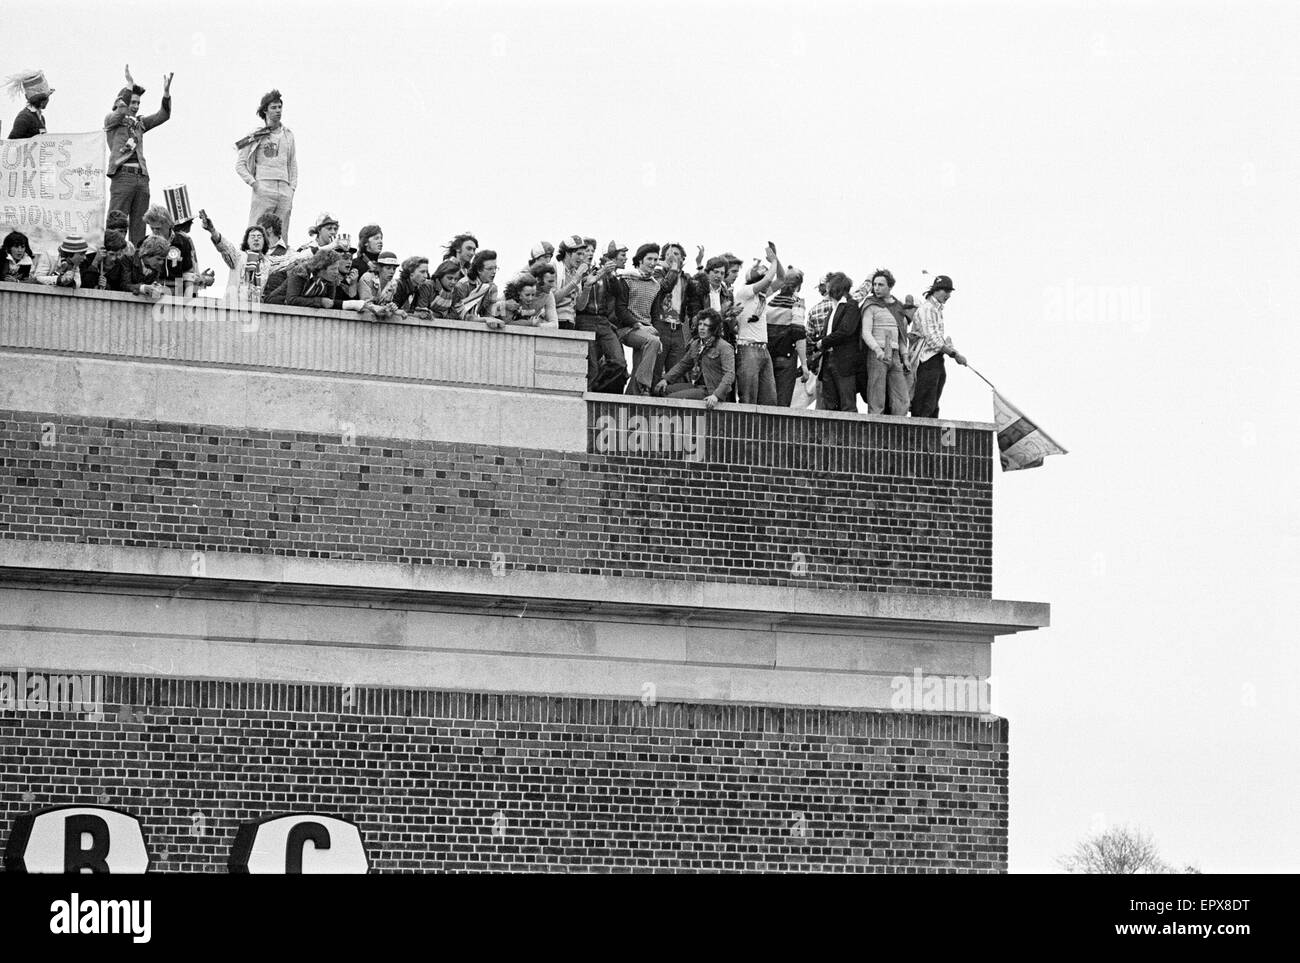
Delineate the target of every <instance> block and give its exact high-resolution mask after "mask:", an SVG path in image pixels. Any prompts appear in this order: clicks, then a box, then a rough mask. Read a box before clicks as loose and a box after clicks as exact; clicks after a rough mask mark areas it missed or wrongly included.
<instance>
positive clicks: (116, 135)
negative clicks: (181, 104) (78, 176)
mask: <svg viewBox="0 0 1300 963" xmlns="http://www.w3.org/2000/svg"><path fill="white" fill-rule="evenodd" d="M171 116H172V99H171V97H170V95H169V96H167V97H164V98H163V99H162V108H161V109H160V110H159V111H158V112H157V113H156V114H150V115H149V116H148V117H131V115H130V114H126V113H119V112H118V111H116V110H115V111H113V112H112V113H110V114H109V115H108V116H107V117H105V118H104V137H105V139H107V141H108V176H109V177H113V176H114V175H115V174H117V171H118V168H120V167H121V166H122V164H123V163H125V162H126V161H127V159H128V158H129V157H130V156H131V154H133V153H134V154H135V163H137V164H139V165H140V173H141V174H143V175H144V176H145V177H148V176H149V165H148V164H146V163H145V159H144V132H145V131H147V130H153V129H154V128H155V127H158V126H159V125H161V124H165V123H167V121H169V120H171ZM133 137H134V139H135V146H134V147H132V146H131V145H130V144H129V143H128V142H129V141H130V140H131V138H133Z"/></svg>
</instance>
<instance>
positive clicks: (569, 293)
mask: <svg viewBox="0 0 1300 963" xmlns="http://www.w3.org/2000/svg"><path fill="white" fill-rule="evenodd" d="M555 257H556V260H557V261H558V262H559V265H560V268H559V270H558V271H557V272H556V282H555V283H556V287H555V315H556V317H558V318H559V319H560V327H561V328H565V329H567V330H570V331H571V330H573V319H574V318H575V317H577V314H578V309H577V306H576V305H577V299H578V291H579V289H580V288H582V287H583V285H584V284H589V283H590V281H589V280H588V275H589V274H590V271H591V262H590V261H588V260H587V242H586V241H584V240H583V239H582V238H581V237H580V236H579V235H577V234H572V235H570V236H569V237H566V238H565V239H564V240H562V241H561V242H560V249H559V250H558V251H556V253H555Z"/></svg>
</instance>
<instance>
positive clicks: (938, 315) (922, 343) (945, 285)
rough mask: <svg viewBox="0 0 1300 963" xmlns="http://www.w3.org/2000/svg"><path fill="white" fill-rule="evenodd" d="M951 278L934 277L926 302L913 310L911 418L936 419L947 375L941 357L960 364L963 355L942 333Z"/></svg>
mask: <svg viewBox="0 0 1300 963" xmlns="http://www.w3.org/2000/svg"><path fill="white" fill-rule="evenodd" d="M952 291H953V287H952V278H950V277H948V276H947V275H946V274H939V275H936V277H935V279H934V281H933V282H932V283H931V284H930V290H928V291H926V292H925V300H924V301H923V302H922V303H921V306H920V307H919V308H918V309H917V311H916V320H915V321H914V322H913V326H912V351H911V359H910V364H909V367H911V368H912V369H913V370H914V371H915V372H916V385H915V387H914V388H913V389H912V417H913V418H938V417H939V397H940V396H941V395H942V394H943V386H944V382H946V381H947V380H948V374H947V372H946V371H944V367H943V359H944V355H951V356H952V358H953V360H954V361H956V362H957V363H958V364H960V365H964V364H965V363H966V356H965V355H963V354H962V353H961V352H960V351H958V350H957V349H956V348H954V347H953V346H952V338H950V337H948V336H947V334H945V333H944V330H943V308H944V305H945V304H947V303H948V299H949V298H951V297H952Z"/></svg>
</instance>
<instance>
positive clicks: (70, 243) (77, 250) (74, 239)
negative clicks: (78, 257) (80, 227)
mask: <svg viewBox="0 0 1300 963" xmlns="http://www.w3.org/2000/svg"><path fill="white" fill-rule="evenodd" d="M89 251H90V245H89V244H87V243H86V238H85V237H84V236H83V235H81V234H69V235H68V236H67V237H65V238H64V239H63V243H62V244H60V245H59V253H60V254H86V253H87V252H89Z"/></svg>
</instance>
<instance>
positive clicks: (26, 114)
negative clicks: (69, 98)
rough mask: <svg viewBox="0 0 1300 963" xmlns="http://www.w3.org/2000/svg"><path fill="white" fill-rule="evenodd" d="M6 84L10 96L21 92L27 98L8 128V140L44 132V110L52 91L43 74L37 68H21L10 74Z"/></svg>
mask: <svg viewBox="0 0 1300 963" xmlns="http://www.w3.org/2000/svg"><path fill="white" fill-rule="evenodd" d="M6 86H7V87H8V88H9V91H10V96H15V97H16V96H17V95H18V94H19V93H20V92H21V93H22V95H23V96H24V98H25V99H26V100H27V104H26V106H24V107H23V109H22V110H20V111H18V116H17V117H15V118H14V123H13V126H12V127H11V128H10V129H9V140H26V139H27V138H28V137H35V136H36V135H38V134H43V133H45V113H44V111H45V108H46V107H48V106H49V103H50V95H51V94H53V93H54V90H53V88H51V87H50V85H49V84H48V83H47V82H46V80H45V74H44V73H43V72H41V71H39V70H22V71H19V72H18V73H16V74H13V75H12V76H10V77H9V78H8V82H7V84H6Z"/></svg>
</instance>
